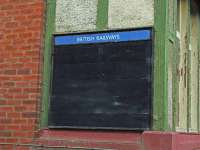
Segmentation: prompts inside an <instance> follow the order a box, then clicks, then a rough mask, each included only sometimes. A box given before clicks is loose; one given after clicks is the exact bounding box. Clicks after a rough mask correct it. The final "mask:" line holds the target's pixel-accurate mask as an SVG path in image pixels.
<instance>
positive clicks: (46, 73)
mask: <svg viewBox="0 0 200 150" xmlns="http://www.w3.org/2000/svg"><path fill="white" fill-rule="evenodd" d="M55 11H56V1H54V0H47V12H46V15H47V17H46V31H45V44H44V64H43V66H44V70H43V85H42V89H43V91H42V111H41V120H40V128H44V127H46V126H47V124H48V109H49V96H50V91H49V90H50V89H49V87H50V72H51V50H52V44H51V43H52V35H53V33H54V29H55Z"/></svg>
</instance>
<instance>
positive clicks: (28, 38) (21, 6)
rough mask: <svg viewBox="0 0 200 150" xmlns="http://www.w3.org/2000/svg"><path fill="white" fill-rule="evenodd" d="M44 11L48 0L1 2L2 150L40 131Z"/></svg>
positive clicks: (29, 138) (0, 91)
mask: <svg viewBox="0 0 200 150" xmlns="http://www.w3.org/2000/svg"><path fill="white" fill-rule="evenodd" d="M44 9H45V0H0V149H5V148H1V146H2V145H3V143H4V144H5V143H7V144H9V143H29V142H31V141H32V139H33V137H34V136H35V132H36V131H37V129H38V119H39V117H38V115H39V103H40V99H41V98H40V97H41V90H40V89H41V69H42V68H41V66H42V55H41V53H42V51H43V49H42V46H43V44H42V43H43V26H44V16H43V15H44V14H45V13H44ZM6 149H9V148H6Z"/></svg>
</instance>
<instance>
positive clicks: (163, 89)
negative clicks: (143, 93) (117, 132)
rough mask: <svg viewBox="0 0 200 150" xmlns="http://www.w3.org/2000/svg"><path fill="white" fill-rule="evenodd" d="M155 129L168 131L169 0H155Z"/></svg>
mask: <svg viewBox="0 0 200 150" xmlns="http://www.w3.org/2000/svg"><path fill="white" fill-rule="evenodd" d="M154 8H155V17H154V18H155V25H154V27H155V47H154V83H153V87H154V93H153V95H154V97H153V129H154V130H167V129H168V97H167V88H168V87H167V51H166V25H167V23H166V21H167V18H166V17H167V0H162V1H161V0H155V1H154Z"/></svg>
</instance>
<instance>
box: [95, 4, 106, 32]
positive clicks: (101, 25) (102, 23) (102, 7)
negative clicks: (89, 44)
mask: <svg viewBox="0 0 200 150" xmlns="http://www.w3.org/2000/svg"><path fill="white" fill-rule="evenodd" d="M96 27H97V30H105V29H107V27H108V0H98V5H97V22H96Z"/></svg>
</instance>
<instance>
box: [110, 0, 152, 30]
mask: <svg viewBox="0 0 200 150" xmlns="http://www.w3.org/2000/svg"><path fill="white" fill-rule="evenodd" d="M153 24H154V0H109V11H108V28H109V29H112V28H134V27H145V26H152V25H153Z"/></svg>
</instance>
